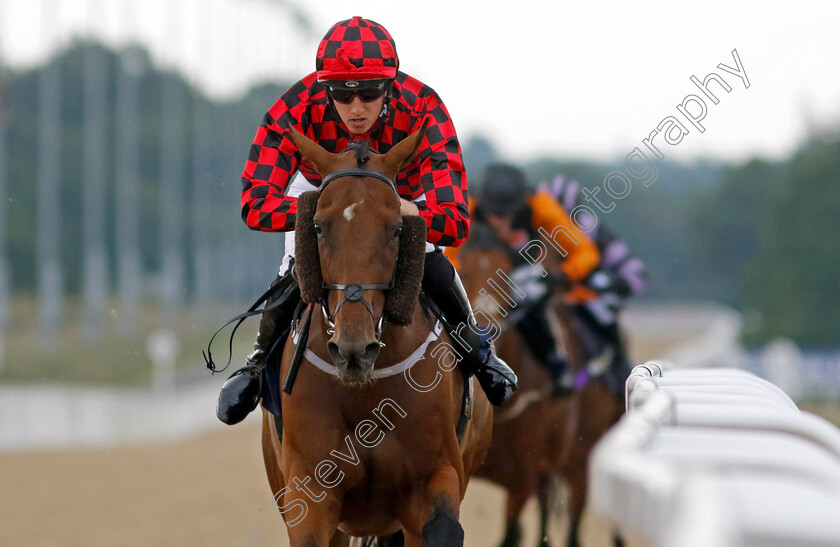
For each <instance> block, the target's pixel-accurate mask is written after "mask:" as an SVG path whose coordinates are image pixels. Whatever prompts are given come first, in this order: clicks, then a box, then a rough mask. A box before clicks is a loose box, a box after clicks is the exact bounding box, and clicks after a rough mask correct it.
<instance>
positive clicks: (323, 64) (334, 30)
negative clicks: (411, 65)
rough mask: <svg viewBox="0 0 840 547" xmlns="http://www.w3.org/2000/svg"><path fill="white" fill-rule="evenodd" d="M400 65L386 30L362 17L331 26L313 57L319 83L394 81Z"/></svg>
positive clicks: (395, 48)
mask: <svg viewBox="0 0 840 547" xmlns="http://www.w3.org/2000/svg"><path fill="white" fill-rule="evenodd" d="M399 65H400V63H399V58H398V57H397V47H396V45H395V44H394V39H393V38H391V35H390V34H389V33H388V31H387V30H385V27H383V26H382V25H380V24H379V23H376V22H374V21H370V20H368V19H362V18H361V17H354V18H352V19H348V20H347V21H341V22H340V23H336V24H335V25H333V26H332V27H331V28H330V30H328V31H327V33H326V34H325V35H324V38H323V40H321V43H320V44H319V45H318V54H317V56H316V58H315V70H316V71H317V72H318V79H320V80H366V79H371V78H394V77H395V76H396V75H397V68H399Z"/></svg>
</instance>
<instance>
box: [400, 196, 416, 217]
mask: <svg viewBox="0 0 840 547" xmlns="http://www.w3.org/2000/svg"><path fill="white" fill-rule="evenodd" d="M419 214H420V209H418V208H417V206H416V205H414V203H413V202H411V201H408V200H407V199H403V198H400V215H402V216H404V217H416V216H417V215H419Z"/></svg>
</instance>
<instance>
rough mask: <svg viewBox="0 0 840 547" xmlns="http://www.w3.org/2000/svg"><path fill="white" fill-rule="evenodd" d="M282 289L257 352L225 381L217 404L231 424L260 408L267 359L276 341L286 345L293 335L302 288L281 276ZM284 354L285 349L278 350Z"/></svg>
mask: <svg viewBox="0 0 840 547" xmlns="http://www.w3.org/2000/svg"><path fill="white" fill-rule="evenodd" d="M280 283H282V284H283V286H282V287H278V292H277V293H275V294H276V295H278V296H276V297H273V298H269V300H268V301H266V303H265V307H266V308H269V307H272V309H270V310H268V311H267V312H265V313H263V314H262V318H261V319H260V326H259V330H258V331H257V340H256V342H254V351H253V352H252V353H251V354H250V355H248V357H246V358H245V366H244V367H242V368H241V369H239V370H237V371H236V372H234V373H233V374H231V375H230V377H229V378H228V379H227V381H225V383H224V385H223V386H222V390H221V391H220V392H219V400H218V402H217V403H216V416H218V418H219V419H220V420H221V421H223V422H224V423H226V424H228V425H234V424H238V423H239V422H241V421H242V420H244V419H245V417H246V416H248V414H250V413H251V411H253V410H254V409H255V408H257V403H259V401H260V394H261V393H262V386H263V383H264V382H265V365H266V357H268V353H269V351H270V350H271V348H272V346H273V345H274V343H275V341H277V340H279V341H278V342H277V343H278V344H279V345H281V346H282V344H283V343H284V340H285V338H286V337H287V336H288V335H289V330H290V329H291V324H292V319H293V317H294V313H295V308H296V307H297V305H298V303H299V302H300V289H299V288H298V284H297V281H296V280H295V279H294V277H292V274H291V273H288V274H286V275H284V276H282V277H281V276H278V277H277V278H276V279H275V280H274V282H273V283H272V286H274V285H277V284H280ZM277 350H279V351H282V347H279V348H277Z"/></svg>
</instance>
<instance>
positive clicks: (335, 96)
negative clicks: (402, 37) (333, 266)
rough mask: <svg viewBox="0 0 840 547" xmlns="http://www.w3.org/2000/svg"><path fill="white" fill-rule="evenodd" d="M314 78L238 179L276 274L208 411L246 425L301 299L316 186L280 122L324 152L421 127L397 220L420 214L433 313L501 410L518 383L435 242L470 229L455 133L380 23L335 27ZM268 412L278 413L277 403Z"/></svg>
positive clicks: (247, 216)
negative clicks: (250, 346)
mask: <svg viewBox="0 0 840 547" xmlns="http://www.w3.org/2000/svg"><path fill="white" fill-rule="evenodd" d="M315 67H316V71H315V72H313V73H312V74H309V75H308V76H306V77H304V78H303V79H302V80H300V81H298V82H297V83H295V84H294V85H293V86H292V87H290V88H289V89H288V90H287V91H286V92H285V93H284V94H283V95H282V96H281V97H280V99H279V100H278V101H277V102H276V103H275V104H274V106H272V107H271V108H270V109H269V110H268V113H267V114H266V115H265V118H264V119H263V122H262V124H261V125H260V127H259V129H258V130H257V134H256V137H255V138H254V142H253V144H252V145H251V150H250V154H249V157H248V160H247V162H246V164H245V168H244V171H243V173H242V199H241V204H242V218H243V220H244V221H245V223H246V224H247V225H248V227H249V228H251V229H253V230H263V231H268V232H286V238H285V243H286V246H285V254H286V256H285V257H284V259H283V261H282V264H281V266H280V273H279V275H278V277H277V278H276V279H275V280H274V282H273V283H272V285H273V286H274V285H277V284H282V285H281V286H280V287H277V289H278V290H277V292H275V293H274V294H278V295H279V296H278V297H277V298H274V299H273V300H272V301H271V302H266V308H268V307H269V304H272V309H271V310H270V311H267V312H266V313H264V314H263V316H262V320H261V321H260V326H259V331H258V333H257V339H256V343H255V344H254V348H255V349H254V352H253V353H251V354H250V355H249V356H248V357H247V359H246V365H245V367H243V368H241V369H239V370H238V371H236V372H234V373H233V375H231V377H230V378H228V380H227V381H226V382H225V384H224V386H222V390H221V393H220V394H219V400H218V404H217V408H216V414H217V415H218V417H219V419H220V420H221V421H223V422H225V423H227V424H235V423H238V422H240V421H242V420H243V419H244V418H245V416H247V415H248V413H249V412H251V411H252V410H253V409H254V408H256V406H257V403H258V402H259V400H260V396H261V389H262V386H263V384H264V383H265V382H264V375H265V367H266V357H267V354H268V352H269V350H271V349H272V345H273V344H275V342H277V343H278V344H283V342H284V341H285V338H286V337H287V335H288V333H289V330H290V328H291V322H292V319H293V315H294V310H295V308H296V307H297V304H298V302H299V301H300V291H299V289H298V286H297V282H296V281H295V279H294V277H293V276H292V274H291V271H292V268H291V266H292V263H293V257H294V232H293V230H294V228H295V213H296V206H297V199H296V197H297V196H299V195H300V194H301V193H303V192H305V191H308V190H314V189H317V188H318V186H319V184H320V182H321V177H320V175H319V174H318V173H317V172H316V171H315V170H314V168H313V167H312V166H311V165H310V164H309V163H308V162H307V161H306V160H303V159H302V158H301V154H300V152H299V151H298V149H297V147H296V146H295V144H294V142H293V141H292V138H291V134H290V132H289V130H288V129H287V127H288V126H289V125H291V126H294V127H295V128H296V129H297V130H299V131H300V132H301V133H303V134H305V135H306V136H307V137H309V138H311V139H313V140H315V141H316V142H318V143H319V144H320V145H321V146H322V147H324V148H325V149H327V150H328V151H330V152H334V153H335V152H341V151H343V150H345V149H346V148H347V146H348V145H349V144H351V143H353V142H356V141H361V140H366V141H368V146H370V148H372V149H373V150H375V151H377V152H379V153H383V154H384V153H386V152H387V151H388V150H390V149H391V148H392V147H393V146H394V145H395V144H397V143H398V142H400V141H401V140H402V139H404V138H405V137H407V136H408V135H409V134H410V133H412V132H413V131H415V130H417V129H419V128H420V127H421V126H422V125H423V122H424V120H427V121H428V127H427V130H426V136H425V138H424V139H423V141H422V143H421V145H420V147H419V148H418V150H417V154H416V156H415V157H414V158H413V159H412V160H411V161H410V162H409V163H408V164H407V165H405V166H404V167H403V170H402V171H401V172H400V173H399V174H398V175H397V177H396V179H395V183H396V185H397V191H398V193H399V195H400V197H401V198H402V199H401V204H400V209H401V213H402V214H403V215H419V216H421V217H422V218H423V219H424V220H425V221H426V224H427V226H428V234H427V243H426V260H425V271H424V277H423V284H422V287H423V291H424V292H425V293H426V294H427V295H428V296H430V297H431V298H432V299H433V300H434V301H435V303H436V304H437V305H438V306H439V307H440V308H441V310H442V312H443V314H444V316H445V317H446V319H447V323H450V324H451V325H452V326H453V327H456V326H458V325H467V326H470V327H472V328H465V329H461V333H460V336H461V339H463V340H464V341H465V342H466V343H467V345H468V346H469V347H470V348H471V349H470V351H469V352H468V353H467V355H465V356H464V358H463V360H462V362H461V364H462V366H464V367H465V370H466V372H468V373H471V374H474V375H475V376H476V378H477V379H478V381H479V383H480V384H481V387H482V388H483V389H484V392H485V393H486V394H487V397H488V399H489V400H490V402H491V403H492V404H494V405H500V404H502V403H503V402H504V401H505V400H507V399H508V397H510V395H511V394H512V393H513V391H514V390H515V389H516V382H517V378H516V375H515V374H514V373H513V371H512V370H510V368H509V367H508V366H507V364H506V363H505V362H504V361H502V360H501V359H499V358H498V357H496V356H495V355H494V353H493V351H492V348H491V346H490V343H489V340H487V338H486V336H485V337H482V336H481V335H480V334H479V332H481V329H480V328H478V327H476V326H475V318H474V316H473V313H472V307H471V306H470V303H469V300H468V299H467V296H466V292H465V291H464V289H463V287H462V285H461V281H460V279H459V277H458V275H457V273H456V272H455V269H454V267H453V266H452V264H451V263H450V262H449V260H447V258H446V257H445V256H444V255H443V252H442V250H441V247H447V246H456V245H460V244H461V243H462V242H463V241H464V239H465V238H466V237H467V234H468V232H469V223H470V217H469V207H468V202H467V176H466V173H465V171H464V165H463V159H462V156H461V147H460V144H459V142H458V136H457V134H456V132H455V127H454V125H453V124H452V121H451V120H450V117H449V113H448V112H447V109H446V107H445V106H444V104H443V102H442V101H441V99H440V97H438V95H437V93H435V91H434V90H433V89H432V88H430V87H429V86H427V85H425V84H423V83H422V82H420V81H418V80H416V79H414V78H412V77H411V76H409V75H407V74H405V73H403V72H400V71H398V68H399V59H398V57H397V51H396V46H395V44H394V40H393V39H392V38H391V35H390V34H389V33H388V31H387V30H385V28H384V27H382V26H381V25H379V24H378V23H375V22H373V21H370V20H367V19H363V18H361V17H353V18H352V19H348V20H346V21H341V22H339V23H336V24H335V25H333V26H332V27H331V28H330V29H329V30H328V31H327V33H326V35H325V36H324V38H323V39H322V40H321V43H320V45H319V46H318V51H317V55H316V60H315ZM275 413H279V407H278V408H277V409H276V412H275Z"/></svg>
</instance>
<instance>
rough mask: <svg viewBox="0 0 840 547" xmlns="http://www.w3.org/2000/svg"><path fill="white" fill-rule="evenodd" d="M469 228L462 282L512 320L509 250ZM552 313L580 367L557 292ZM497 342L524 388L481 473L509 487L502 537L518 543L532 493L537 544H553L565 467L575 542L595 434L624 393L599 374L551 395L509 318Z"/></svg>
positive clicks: (483, 306)
mask: <svg viewBox="0 0 840 547" xmlns="http://www.w3.org/2000/svg"><path fill="white" fill-rule="evenodd" d="M472 230H473V231H472V234H471V236H470V239H469V240H468V241H467V243H466V244H465V246H464V248H463V249H462V250H461V252H460V253H459V255H458V258H459V261H460V268H459V272H460V274H461V278H462V280H463V281H464V286H465V287H466V288H467V290H468V292H469V295H470V298H471V300H472V302H473V303H474V304H476V305H477V306H478V308H479V309H480V310H481V311H482V312H483V313H484V315H485V316H487V317H491V318H492V319H493V320H494V321H497V322H498V323H499V324H502V325H504V324H508V325H509V324H510V323H511V322H512V319H513V318H514V317H515V316H516V314H518V313H521V312H522V310H521V309H517V308H516V306H512V305H511V303H514V304H515V303H516V302H517V298H516V295H515V294H514V293H515V292H516V289H512V288H511V287H510V285H507V284H506V283H505V282H504V279H503V275H504V274H510V271H511V268H512V262H511V258H510V250H509V248H508V247H506V246H505V245H504V244H502V243H499V242H498V241H497V240H496V239H495V236H494V235H493V234H492V232H491V229H489V228H486V229H484V227H481V226H478V225H476V226H474V227H473V229H472ZM499 272H501V274H500V273H499ZM506 285H507V286H506ZM499 288H502V289H503V290H504V289H507V291H506V292H507V296H506V297H505V296H503V295H500V293H499V291H498V290H497V289H499ZM520 304H521V303H520ZM550 313H552V314H554V319H556V321H554V323H555V327H556V329H557V330H558V331H559V332H558V334H559V336H558V340H559V341H560V342H561V343H562V345H563V350H564V353H565V354H566V356H567V359H568V361H569V363H570V364H571V365H572V366H573V367H574V368H576V369H578V370H581V369H583V368H584V367H585V363H586V358H585V356H584V353H583V348H582V346H581V344H580V343H579V341H578V338H577V336H576V334H575V332H574V322H573V320H572V318H571V316H570V314H569V312H568V310H567V308H566V306H565V305H564V304H563V303H562V302H561V301H560V299H558V298H555V299H554V300H552V302H550ZM505 316H506V317H505ZM496 348H497V351H498V354H499V356H500V357H502V358H503V359H505V360H506V361H507V362H508V364H510V366H511V367H512V368H513V369H514V370H515V371H516V373H517V375H518V376H519V389H518V391H517V393H515V394H514V396H513V397H512V398H511V400H510V401H508V403H507V404H506V405H505V406H504V407H502V408H501V409H499V410H497V411H496V414H495V417H494V425H493V442H492V444H491V447H490V450H489V452H488V454H487V457H486V459H485V463H484V465H483V466H482V467H481V468H479V470H478V472H477V474H476V475H477V476H482V477H485V478H487V479H489V480H490V481H492V482H495V483H496V484H499V485H500V486H502V487H503V488H504V489H505V490H506V491H507V508H506V530H505V538H504V540H503V542H502V545H503V546H504V547H512V546H516V545H520V542H521V535H522V532H521V527H520V525H519V518H520V515H521V512H522V509H523V507H524V505H525V503H526V501H527V500H528V499H529V498H530V497H531V496H533V495H537V496H538V500H539V506H540V531H539V538H540V545H542V546H546V545H548V544H549V543H548V521H549V516H550V513H551V503H550V501H551V500H552V499H553V498H554V495H555V494H556V492H555V488H556V485H557V481H556V478H557V476H558V475H562V477H563V478H565V479H566V482H567V484H568V486H569V496H568V513H569V520H570V526H569V533H568V536H567V541H568V544H569V545H578V541H579V539H578V536H579V527H580V522H581V518H582V514H583V509H584V503H585V500H586V488H587V466H588V457H589V453H590V451H591V449H592V445H593V444H594V442H595V441H596V440H597V439H598V438H600V437H601V435H603V434H604V433H605V432H606V430H607V429H609V427H610V426H611V425H612V424H613V423H614V422H615V420H617V419H618V417H619V416H620V414H621V412H622V410H623V409H622V407H621V404H620V401H618V400H617V399H616V398H615V397H614V396H612V395H611V394H610V393H609V392H608V391H607V390H606V389H605V388H604V387H603V386H602V385H601V384H599V383H597V382H589V383H587V384H586V385H585V386H584V387H583V388H582V389H581V390H580V391H578V392H577V393H575V395H573V396H572V397H569V398H564V399H557V398H554V397H552V396H551V380H550V377H549V375H548V372H547V371H546V369H545V367H543V366H542V365H541V364H540V363H539V362H538V361H537V359H536V357H535V356H534V355H533V354H532V353H531V351H530V350H529V349H528V347H527V345H526V343H525V341H524V339H523V338H522V337H521V336H520V335H519V333H518V332H517V331H516V329H515V328H513V326H512V325H510V327H509V328H506V329H504V331H503V334H502V335H501V336H500V337H499V339H498V340H496Z"/></svg>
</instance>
